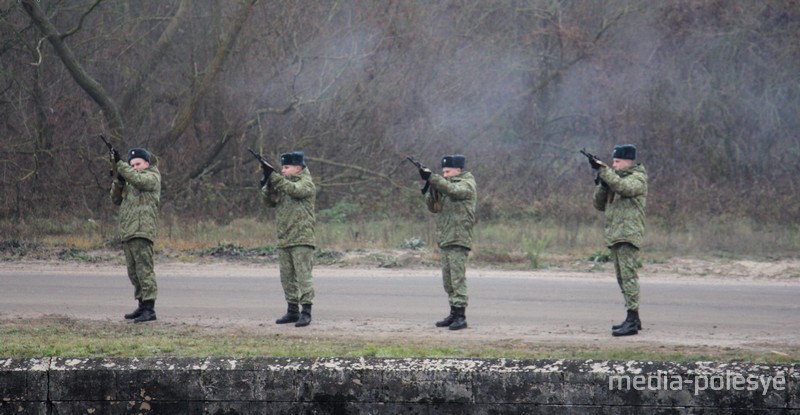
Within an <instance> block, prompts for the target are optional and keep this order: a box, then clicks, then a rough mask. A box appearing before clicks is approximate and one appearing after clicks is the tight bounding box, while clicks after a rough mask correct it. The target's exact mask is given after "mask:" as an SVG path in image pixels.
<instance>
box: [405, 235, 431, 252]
mask: <svg viewBox="0 0 800 415" xmlns="http://www.w3.org/2000/svg"><path fill="white" fill-rule="evenodd" d="M400 248H401V249H411V250H412V251H419V250H421V249H423V248H425V241H424V240H422V239H420V238H410V239H406V240H404V241H403V242H400Z"/></svg>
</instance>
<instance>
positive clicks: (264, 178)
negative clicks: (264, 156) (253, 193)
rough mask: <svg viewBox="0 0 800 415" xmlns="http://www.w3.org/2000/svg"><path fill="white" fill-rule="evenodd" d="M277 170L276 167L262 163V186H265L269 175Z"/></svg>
mask: <svg viewBox="0 0 800 415" xmlns="http://www.w3.org/2000/svg"><path fill="white" fill-rule="evenodd" d="M274 172H275V169H273V168H272V166H270V165H269V164H263V163H262V164H261V187H264V185H265V184H267V181H268V180H269V176H270V175H271V174H272V173H274Z"/></svg>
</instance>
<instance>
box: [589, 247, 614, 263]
mask: <svg viewBox="0 0 800 415" xmlns="http://www.w3.org/2000/svg"><path fill="white" fill-rule="evenodd" d="M587 259H588V260H589V261H591V262H610V261H611V251H609V250H608V249H601V250H599V251H597V252H595V253H593V254H591V255H589V258H587Z"/></svg>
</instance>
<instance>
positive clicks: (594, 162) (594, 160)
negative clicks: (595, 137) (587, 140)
mask: <svg viewBox="0 0 800 415" xmlns="http://www.w3.org/2000/svg"><path fill="white" fill-rule="evenodd" d="M581 154H583V155H584V156H586V158H587V159H589V165H590V166H591V167H592V169H594V170H600V167H608V164H606V163H604V162H603V161H602V160H600V159H599V158H598V157H597V156H595V155H594V154H592V153H587V152H586V149H585V148H584V149H583V150H581ZM601 182H602V183H603V184H604V185H605V182H603V181H602V180H601V179H600V172H599V171H598V172H597V176H595V178H594V184H600V183H601Z"/></svg>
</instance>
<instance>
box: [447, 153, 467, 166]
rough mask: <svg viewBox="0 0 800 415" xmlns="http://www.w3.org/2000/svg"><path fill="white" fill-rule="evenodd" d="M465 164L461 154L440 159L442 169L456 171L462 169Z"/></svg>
mask: <svg viewBox="0 0 800 415" xmlns="http://www.w3.org/2000/svg"><path fill="white" fill-rule="evenodd" d="M466 163H467V159H466V158H464V155H463V154H452V155H449V156H444V157H442V168H445V167H455V168H458V169H463V168H464V165H466Z"/></svg>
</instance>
